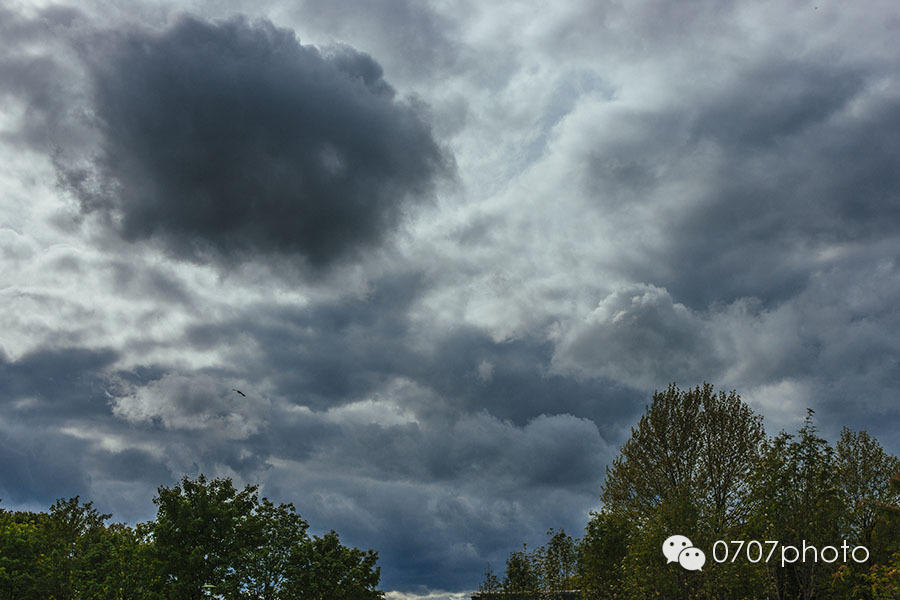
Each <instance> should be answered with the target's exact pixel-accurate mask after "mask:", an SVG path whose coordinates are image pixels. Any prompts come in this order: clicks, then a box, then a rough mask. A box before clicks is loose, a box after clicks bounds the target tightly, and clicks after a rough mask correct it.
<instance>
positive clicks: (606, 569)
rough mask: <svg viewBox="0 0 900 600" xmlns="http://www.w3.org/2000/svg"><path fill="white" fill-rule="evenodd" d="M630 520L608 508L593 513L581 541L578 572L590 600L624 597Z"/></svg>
mask: <svg viewBox="0 0 900 600" xmlns="http://www.w3.org/2000/svg"><path fill="white" fill-rule="evenodd" d="M631 536H632V532H631V525H630V523H629V522H628V521H627V520H626V519H624V518H622V516H621V515H618V514H615V513H611V512H609V511H607V510H601V511H600V512H595V513H591V520H590V521H588V524H587V527H586V528H585V533H584V537H583V538H581V541H580V543H579V544H578V574H579V581H580V587H581V591H582V595H583V597H584V598H586V599H587V600H601V599H602V600H606V599H612V598H622V597H623V596H622V587H623V585H624V580H625V555H626V554H627V552H628V542H629V539H630V538H631Z"/></svg>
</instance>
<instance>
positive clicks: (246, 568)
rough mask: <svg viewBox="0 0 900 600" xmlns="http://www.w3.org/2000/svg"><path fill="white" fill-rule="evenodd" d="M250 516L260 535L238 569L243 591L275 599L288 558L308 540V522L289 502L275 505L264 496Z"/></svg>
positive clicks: (263, 599) (262, 599) (285, 576)
mask: <svg viewBox="0 0 900 600" xmlns="http://www.w3.org/2000/svg"><path fill="white" fill-rule="evenodd" d="M254 518H255V519H256V520H258V521H259V527H258V531H259V533H260V537H259V539H258V540H257V545H256V547H255V548H253V550H252V551H251V552H249V553H248V555H247V558H246V562H245V564H244V565H243V567H242V569H241V571H242V575H243V579H244V581H245V585H244V587H245V591H246V593H247V595H248V596H249V597H251V598H257V599H260V600H275V599H277V598H280V597H281V595H280V594H281V590H282V588H283V587H284V585H285V584H286V582H287V581H288V578H289V576H290V570H291V560H292V558H294V557H295V554H296V553H297V551H298V549H299V548H301V547H304V546H305V545H308V544H309V543H310V542H309V538H308V537H307V535H306V530H307V529H308V528H309V524H308V523H307V522H306V521H304V520H303V519H302V518H301V517H300V515H298V514H297V512H296V510H295V508H294V505H293V504H279V505H277V506H276V505H275V504H273V503H272V502H271V501H270V500H268V499H267V498H263V499H262V501H261V503H260V504H259V506H258V507H257V510H256V512H255V516H254Z"/></svg>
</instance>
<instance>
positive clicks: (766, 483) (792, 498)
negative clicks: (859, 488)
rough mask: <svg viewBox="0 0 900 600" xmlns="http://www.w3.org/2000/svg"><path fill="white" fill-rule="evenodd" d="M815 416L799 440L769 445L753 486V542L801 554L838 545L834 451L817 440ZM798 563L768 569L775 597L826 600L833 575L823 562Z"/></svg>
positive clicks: (786, 437) (839, 509) (791, 438)
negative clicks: (776, 543) (769, 543)
mask: <svg viewBox="0 0 900 600" xmlns="http://www.w3.org/2000/svg"><path fill="white" fill-rule="evenodd" d="M813 414H814V413H813V411H812V410H811V409H810V410H808V412H807V416H806V420H805V421H804V423H803V426H802V427H801V428H800V430H799V432H798V434H797V435H796V436H794V435H791V434H788V433H784V432H782V433H781V434H780V435H778V436H776V437H775V438H774V439H773V440H771V441H770V442H769V443H767V444H766V447H765V449H764V451H763V455H762V457H761V459H760V462H759V465H758V468H757V469H756V470H755V471H754V475H753V478H752V481H751V485H752V488H753V493H752V497H753V509H754V511H753V516H752V519H751V521H752V528H753V531H754V537H755V539H770V540H779V541H780V542H781V543H782V544H783V545H789V546H794V547H796V548H798V549H802V547H803V544H804V542H806V543H807V544H808V545H810V546H815V547H816V548H821V547H823V546H828V545H833V544H834V543H835V542H836V541H837V540H839V539H840V527H839V522H840V516H841V512H842V504H841V490H840V482H839V479H838V470H837V465H836V458H835V453H834V449H833V448H832V447H831V446H830V445H829V444H828V442H827V441H826V440H824V439H823V438H821V437H819V435H818V432H817V429H816V426H815V424H814V422H813ZM811 559H812V555H810V557H809V559H808V560H806V561H803V560H798V561H796V562H794V563H789V564H787V565H786V566H785V567H784V568H782V567H781V565H780V563H771V564H769V565H768V568H769V574H770V581H771V583H772V586H773V589H772V593H773V594H774V595H775V597H777V598H779V599H781V600H784V599H788V598H791V599H794V598H797V599H802V600H809V599H811V598H819V597H823V595H825V594H826V593H827V590H828V588H829V586H830V584H831V578H832V576H833V569H831V567H830V566H829V565H828V564H827V563H824V562H821V561H814V560H811Z"/></svg>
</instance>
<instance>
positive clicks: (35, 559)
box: [0, 509, 50, 600]
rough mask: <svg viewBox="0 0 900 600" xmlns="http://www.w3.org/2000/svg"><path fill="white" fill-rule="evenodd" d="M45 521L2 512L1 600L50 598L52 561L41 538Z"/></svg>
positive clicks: (41, 516)
mask: <svg viewBox="0 0 900 600" xmlns="http://www.w3.org/2000/svg"><path fill="white" fill-rule="evenodd" d="M46 517H47V515H46V514H39V513H30V512H11V511H6V510H2V509H0V599H2V600H44V599H45V598H48V597H49V595H50V589H49V581H50V558H49V557H48V556H47V554H46V546H45V544H44V543H43V539H42V535H41V530H42V529H43V528H44V527H45V521H46Z"/></svg>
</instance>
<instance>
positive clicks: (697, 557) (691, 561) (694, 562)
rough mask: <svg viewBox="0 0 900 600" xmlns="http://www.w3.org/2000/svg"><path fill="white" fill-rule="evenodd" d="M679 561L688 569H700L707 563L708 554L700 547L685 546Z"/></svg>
mask: <svg viewBox="0 0 900 600" xmlns="http://www.w3.org/2000/svg"><path fill="white" fill-rule="evenodd" d="M678 563H679V564H680V565H681V566H682V567H684V568H685V569H687V570H688V571H700V570H702V569H703V565H705V564H706V555H705V554H704V553H703V550H701V549H700V548H694V547H690V548H685V549H684V550H682V551H681V554H679V555H678Z"/></svg>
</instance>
